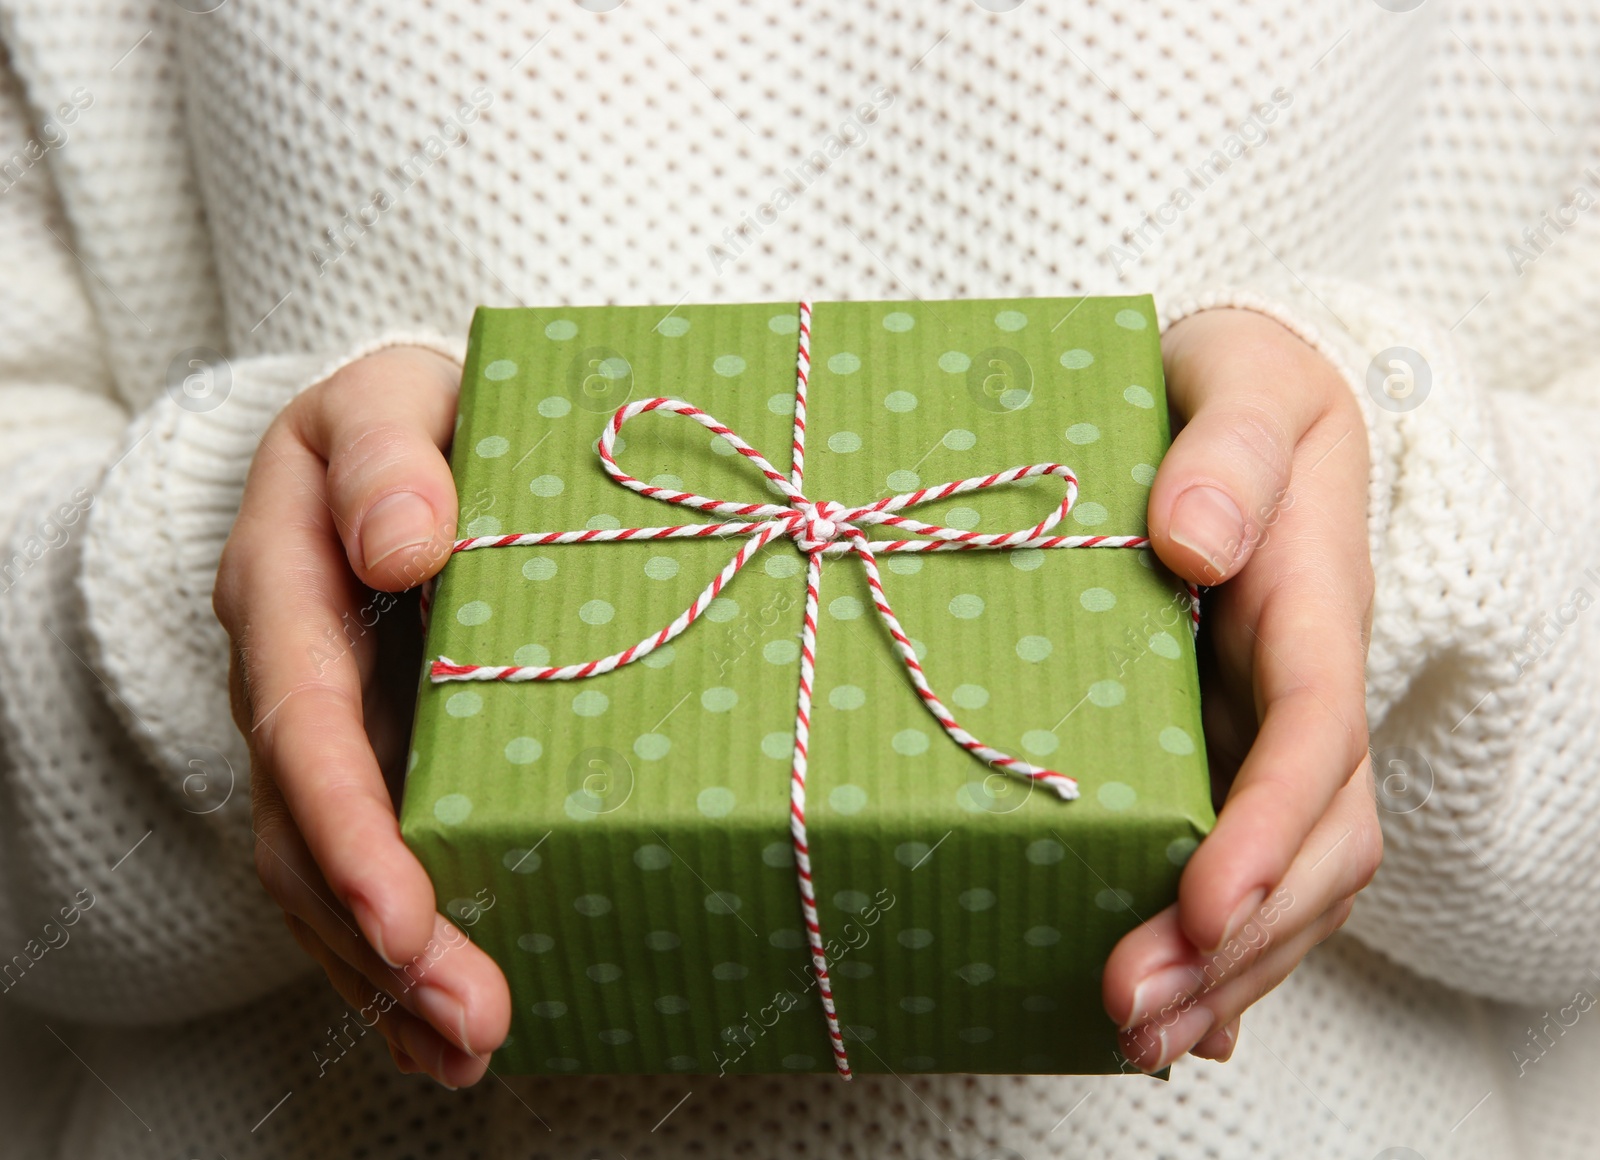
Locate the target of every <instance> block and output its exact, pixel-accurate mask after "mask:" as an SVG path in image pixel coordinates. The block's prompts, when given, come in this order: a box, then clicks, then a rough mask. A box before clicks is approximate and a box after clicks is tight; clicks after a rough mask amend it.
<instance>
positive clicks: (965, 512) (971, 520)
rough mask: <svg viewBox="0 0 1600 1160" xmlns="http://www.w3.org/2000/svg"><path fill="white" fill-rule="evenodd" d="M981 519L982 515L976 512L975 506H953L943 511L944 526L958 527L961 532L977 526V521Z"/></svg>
mask: <svg viewBox="0 0 1600 1160" xmlns="http://www.w3.org/2000/svg"><path fill="white" fill-rule="evenodd" d="M981 519H983V517H982V516H980V515H979V514H978V511H977V509H976V508H969V507H953V508H951V509H950V510H949V511H948V512H946V513H945V517H944V523H945V526H946V527H951V528H959V529H960V530H961V531H963V532H970V531H971V530H972V529H973V528H975V527H977V526H978V522H979V521H980V520H981Z"/></svg>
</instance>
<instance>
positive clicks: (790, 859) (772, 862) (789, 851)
mask: <svg viewBox="0 0 1600 1160" xmlns="http://www.w3.org/2000/svg"><path fill="white" fill-rule="evenodd" d="M761 860H762V861H763V862H765V863H766V864H767V865H768V866H771V867H772V868H773V869H774V870H783V869H785V868H787V867H790V866H793V865H794V846H792V845H791V844H790V843H788V842H768V843H767V844H766V845H765V846H763V847H761Z"/></svg>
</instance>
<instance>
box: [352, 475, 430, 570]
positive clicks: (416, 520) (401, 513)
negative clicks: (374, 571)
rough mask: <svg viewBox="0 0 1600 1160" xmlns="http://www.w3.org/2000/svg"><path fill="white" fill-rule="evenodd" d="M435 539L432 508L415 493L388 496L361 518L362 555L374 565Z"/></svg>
mask: <svg viewBox="0 0 1600 1160" xmlns="http://www.w3.org/2000/svg"><path fill="white" fill-rule="evenodd" d="M432 539H433V508H432V507H430V506H429V505H428V501H427V500H425V499H423V498H422V497H421V496H420V495H418V494H417V493H416V492H412V491H397V492H394V493H393V494H391V495H386V496H384V497H383V498H382V499H380V500H379V501H378V502H377V503H375V504H373V505H372V507H371V508H370V509H368V511H367V515H366V518H365V519H363V520H362V521H361V556H362V559H364V560H365V561H366V563H367V567H368V568H375V567H377V566H378V565H379V564H380V563H382V562H383V561H384V560H387V559H388V558H389V557H390V556H392V555H394V554H395V553H396V552H398V551H400V550H401V549H403V548H414V547H419V546H421V545H423V544H426V543H429V542H430V541H432Z"/></svg>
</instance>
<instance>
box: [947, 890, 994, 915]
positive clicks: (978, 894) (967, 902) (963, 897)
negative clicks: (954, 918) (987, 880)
mask: <svg viewBox="0 0 1600 1160" xmlns="http://www.w3.org/2000/svg"><path fill="white" fill-rule="evenodd" d="M956 904H957V905H959V906H960V907H961V909H962V910H972V911H978V910H989V909H991V908H992V907H993V906H994V904H995V895H994V891H993V890H985V889H984V888H983V887H981V886H975V887H973V888H972V889H971V890H963V891H962V892H961V893H960V894H958V895H956Z"/></svg>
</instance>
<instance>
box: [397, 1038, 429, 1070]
mask: <svg viewBox="0 0 1600 1160" xmlns="http://www.w3.org/2000/svg"><path fill="white" fill-rule="evenodd" d="M389 1058H391V1059H393V1060H394V1065H395V1067H397V1068H399V1069H400V1074H401V1075H415V1074H416V1073H417V1072H419V1071H421V1070H422V1068H421V1067H419V1066H418V1065H417V1061H416V1060H414V1059H412V1058H411V1055H410V1053H408V1052H407V1051H406V1049H405V1048H403V1047H401V1046H400V1045H399V1044H398V1043H395V1042H393V1041H392V1040H391V1041H390V1043H389Z"/></svg>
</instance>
